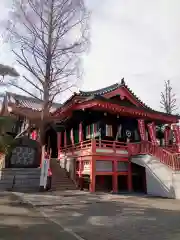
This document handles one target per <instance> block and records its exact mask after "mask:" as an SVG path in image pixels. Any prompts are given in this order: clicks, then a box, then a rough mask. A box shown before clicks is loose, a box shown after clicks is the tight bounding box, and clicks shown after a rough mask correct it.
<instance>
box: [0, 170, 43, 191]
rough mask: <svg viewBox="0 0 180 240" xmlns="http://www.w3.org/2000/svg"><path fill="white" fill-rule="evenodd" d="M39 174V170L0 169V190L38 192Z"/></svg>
mask: <svg viewBox="0 0 180 240" xmlns="http://www.w3.org/2000/svg"><path fill="white" fill-rule="evenodd" d="M40 173H41V170H40V168H28V169H27V168H4V169H0V190H12V191H22V192H29V191H38V190H39V183H40Z"/></svg>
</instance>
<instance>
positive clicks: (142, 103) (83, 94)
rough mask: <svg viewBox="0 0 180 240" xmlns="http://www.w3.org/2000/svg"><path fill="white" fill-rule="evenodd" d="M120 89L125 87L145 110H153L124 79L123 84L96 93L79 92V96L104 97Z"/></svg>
mask: <svg viewBox="0 0 180 240" xmlns="http://www.w3.org/2000/svg"><path fill="white" fill-rule="evenodd" d="M120 87H125V88H126V89H127V90H128V91H129V93H130V94H131V95H132V96H133V97H134V98H135V99H136V100H137V101H138V102H139V103H140V104H141V105H142V106H143V107H145V108H148V109H150V110H152V109H151V108H150V107H149V106H147V105H146V104H145V103H144V102H142V101H141V100H140V99H139V98H138V97H137V96H136V95H135V93H134V92H133V91H132V90H131V89H130V88H129V87H128V86H127V85H126V83H125V81H124V78H122V79H121V82H120V83H115V84H112V85H110V86H108V87H105V88H101V89H98V90H95V91H87V92H85V91H79V95H80V96H84V97H88V96H92V95H94V96H98V95H104V94H106V93H110V92H112V91H114V90H116V89H118V88H120Z"/></svg>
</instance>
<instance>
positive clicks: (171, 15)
mask: <svg viewBox="0 0 180 240" xmlns="http://www.w3.org/2000/svg"><path fill="white" fill-rule="evenodd" d="M87 1H88V4H89V7H90V9H91V11H92V18H91V43H92V45H91V50H90V52H89V54H88V55H87V56H85V57H84V70H85V75H84V79H83V82H82V86H81V89H83V90H93V89H97V88H101V87H105V86H107V85H111V84H113V83H116V82H118V81H120V79H121V78H122V77H124V78H125V81H126V82H127V83H128V85H129V87H130V88H131V89H132V90H133V91H134V92H135V93H136V95H138V96H139V97H140V98H141V99H142V100H143V101H144V102H146V103H147V104H149V105H150V106H151V107H154V108H156V109H159V100H160V92H161V90H162V89H163V84H164V82H163V81H164V80H168V79H170V80H171V82H172V86H173V88H174V92H175V93H176V94H177V97H178V104H180V84H179V81H180V27H179V23H180V15H179V12H180V1H179V0H151V1H148V0H136V1H134V0H87ZM7 2H8V0H1V1H0V7H1V13H2V12H3V13H4V15H3V14H1V16H0V20H2V19H3V18H4V16H5V14H6V9H5V4H7ZM0 43H1V41H0ZM0 49H1V55H0V62H1V63H6V64H12V65H14V66H16V64H15V59H14V57H13V55H12V54H11V52H10V48H9V47H8V45H7V44H4V45H2V44H1V45H0Z"/></svg>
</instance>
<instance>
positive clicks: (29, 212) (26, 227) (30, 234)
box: [0, 193, 76, 240]
mask: <svg viewBox="0 0 180 240" xmlns="http://www.w3.org/2000/svg"><path fill="white" fill-rule="evenodd" d="M12 239H13V240H23V239H26V240H41V239H42V240H49V239H52V240H54V239H55V240H56V239H57V240H63V239H65V240H75V239H76V238H75V237H73V236H72V235H71V234H70V233H68V232H66V231H64V230H63V229H62V228H60V226H58V225H57V224H54V223H52V222H50V221H48V220H47V219H46V218H44V217H43V216H42V215H41V214H40V213H39V212H37V211H36V210H35V209H33V208H32V207H29V206H27V204H26V205H25V204H20V201H19V199H17V197H15V196H12V194H9V193H0V240H12Z"/></svg>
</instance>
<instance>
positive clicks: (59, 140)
mask: <svg viewBox="0 0 180 240" xmlns="http://www.w3.org/2000/svg"><path fill="white" fill-rule="evenodd" d="M61 137H62V133H61V132H58V133H57V149H58V159H60V153H61V139H62V138H61Z"/></svg>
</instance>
